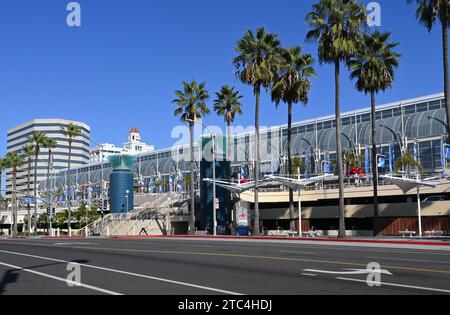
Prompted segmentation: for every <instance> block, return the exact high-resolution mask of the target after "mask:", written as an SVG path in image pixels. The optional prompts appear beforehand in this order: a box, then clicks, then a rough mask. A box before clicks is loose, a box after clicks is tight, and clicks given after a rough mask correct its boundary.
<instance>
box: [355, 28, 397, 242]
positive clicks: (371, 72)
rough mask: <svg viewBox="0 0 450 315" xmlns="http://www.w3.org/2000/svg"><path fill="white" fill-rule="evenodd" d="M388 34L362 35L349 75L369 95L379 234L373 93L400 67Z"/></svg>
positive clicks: (390, 80) (389, 82)
mask: <svg viewBox="0 0 450 315" xmlns="http://www.w3.org/2000/svg"><path fill="white" fill-rule="evenodd" d="M390 37H391V34H390V33H382V32H379V31H375V32H374V33H372V34H364V36H363V43H362V47H361V49H360V53H359V55H358V56H356V57H354V58H352V59H351V60H350V62H349V67H350V71H351V74H350V78H351V79H356V89H357V90H358V91H362V92H365V93H366V94H370V99H371V120H372V175H373V212H374V226H373V228H374V234H375V236H376V235H378V226H377V219H378V215H379V211H378V161H377V139H376V134H377V133H376V119H377V118H376V96H377V94H378V93H379V92H380V91H385V90H386V89H389V88H390V87H391V86H392V83H393V81H394V75H395V70H396V68H398V67H399V62H398V59H399V58H400V54H398V53H396V52H395V51H394V49H395V48H396V47H397V46H398V45H399V43H397V42H392V41H390Z"/></svg>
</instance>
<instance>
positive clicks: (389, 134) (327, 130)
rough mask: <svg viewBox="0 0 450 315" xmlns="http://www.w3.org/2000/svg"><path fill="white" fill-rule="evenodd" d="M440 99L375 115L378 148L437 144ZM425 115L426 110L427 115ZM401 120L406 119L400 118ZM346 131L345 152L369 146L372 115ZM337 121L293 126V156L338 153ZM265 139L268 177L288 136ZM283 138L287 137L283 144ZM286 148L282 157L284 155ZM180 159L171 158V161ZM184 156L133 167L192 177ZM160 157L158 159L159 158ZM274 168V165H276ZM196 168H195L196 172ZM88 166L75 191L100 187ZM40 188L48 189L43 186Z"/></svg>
mask: <svg viewBox="0 0 450 315" xmlns="http://www.w3.org/2000/svg"><path fill="white" fill-rule="evenodd" d="M424 104H425V105H426V106H424ZM443 107H444V103H443V100H442V99H438V100H431V101H429V102H428V103H421V104H414V105H410V104H409V105H407V106H406V105H405V106H404V107H403V108H402V109H401V110H400V107H398V106H392V107H389V108H387V109H386V108H382V109H379V110H378V112H377V118H378V119H377V122H376V131H377V143H379V144H388V143H393V142H398V141H399V140H400V137H401V134H402V131H403V128H404V129H405V134H406V136H407V137H408V139H410V140H413V139H418V140H419V141H420V139H430V138H439V137H441V135H442V134H445V132H446V130H445V129H446V128H445V126H446V112H445V109H444V108H443ZM424 109H425V110H424ZM402 114H403V115H402ZM342 120H343V127H342V134H343V136H342V144H343V146H344V147H345V148H351V147H352V146H353V145H355V143H357V142H358V143H359V144H360V146H361V147H364V146H367V145H370V143H371V121H370V111H368V110H365V111H361V112H360V113H359V114H357V115H353V114H352V115H351V114H347V115H345V114H344V115H343V116H342ZM334 126H335V121H334V120H333V118H332V117H330V118H329V120H328V121H326V120H325V119H322V120H317V121H316V122H315V123H314V122H311V121H310V122H308V124H302V123H300V124H297V125H295V124H294V128H293V135H292V143H293V150H292V154H293V155H302V154H305V153H306V152H307V151H308V150H311V147H314V148H316V149H320V150H321V151H322V152H330V153H332V152H335V151H336V129H335V127H334ZM268 133H269V132H268V131H264V132H262V133H261V139H263V141H262V144H261V160H262V161H263V166H262V169H263V170H264V171H268V170H269V171H270V168H271V165H270V164H271V163H270V162H271V161H277V163H279V161H280V157H282V156H283V155H284V154H285V152H286V151H287V150H286V149H287V132H286V127H283V128H274V129H272V130H271V131H270V133H271V134H270V135H269V134H268ZM280 134H282V135H283V137H282V138H280ZM233 142H234V143H237V146H236V147H234V148H233V149H234V151H235V152H234V156H235V157H237V159H238V160H237V161H236V163H235V164H236V165H237V164H240V163H243V162H248V161H252V157H253V142H254V135H239V136H237V137H236V138H235V140H234V141H233ZM280 147H282V150H283V151H282V152H280ZM175 152H177V153H176V156H175V157H174V158H172V156H173V155H175ZM180 152H183V153H184V154H185V155H187V156H189V148H188V147H184V148H178V149H174V150H173V151H171V150H162V151H159V152H158V153H155V152H154V153H151V154H149V155H145V156H141V157H139V162H138V163H136V165H135V167H134V172H135V174H136V178H137V177H138V176H139V175H141V176H143V177H150V176H157V175H158V174H161V175H165V176H168V175H172V174H176V173H177V172H178V171H180V170H181V171H182V172H188V171H189V169H190V163H189V161H185V160H183V159H182V157H181V158H180V156H179V154H178V153H180ZM195 155H196V156H198V147H197V146H196V148H195ZM157 156H158V157H157ZM272 163H274V162H272ZM198 164H199V163H198V162H196V168H197V169H198ZM87 169H88V166H83V167H80V168H78V169H74V170H73V171H72V174H71V176H70V180H69V182H70V183H71V185H73V184H74V183H78V184H80V185H85V184H87V183H89V182H90V183H97V182H100V181H101V178H102V172H101V167H99V165H98V164H97V165H95V166H91V167H90V171H88V170H87ZM110 174H111V168H110V167H109V165H108V164H107V163H105V164H104V169H103V178H104V179H105V180H108V178H109V175H110ZM55 180H56V185H57V186H64V185H65V184H66V179H65V176H64V175H63V173H61V175H60V176H57V177H56V178H55ZM40 187H42V188H44V187H45V183H42V184H41V185H40Z"/></svg>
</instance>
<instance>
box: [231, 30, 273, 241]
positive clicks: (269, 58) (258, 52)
mask: <svg viewBox="0 0 450 315" xmlns="http://www.w3.org/2000/svg"><path fill="white" fill-rule="evenodd" d="M280 49H281V47H280V42H279V40H278V38H277V35H275V34H270V33H267V32H266V30H265V29H264V28H263V27H260V28H258V29H257V30H256V33H254V32H253V31H252V30H247V31H246V32H245V33H244V36H243V37H242V38H241V39H240V40H239V41H238V43H237V45H236V52H237V53H238V54H239V55H238V56H237V57H235V58H234V60H233V64H234V65H235V68H236V75H237V76H238V77H239V79H240V80H241V82H242V83H244V84H247V85H250V86H252V87H253V93H254V95H255V98H256V106H255V148H254V149H255V152H254V156H255V165H254V169H253V170H254V177H255V218H254V219H255V220H254V228H253V231H254V234H255V235H256V236H259V235H261V228H260V214H259V196H258V191H259V169H260V150H259V142H260V140H259V139H260V135H259V131H260V125H259V112H260V102H261V100H260V98H261V88H265V89H266V90H268V89H270V88H271V87H272V86H273V83H274V80H275V78H276V76H277V74H278V70H279V66H280V60H279V59H280V56H279V55H280Z"/></svg>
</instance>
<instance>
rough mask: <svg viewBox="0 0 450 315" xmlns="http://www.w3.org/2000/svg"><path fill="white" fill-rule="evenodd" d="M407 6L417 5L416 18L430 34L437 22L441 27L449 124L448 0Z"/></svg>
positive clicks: (420, 0) (420, 1)
mask: <svg viewBox="0 0 450 315" xmlns="http://www.w3.org/2000/svg"><path fill="white" fill-rule="evenodd" d="M407 2H408V3H409V4H411V3H413V2H415V3H416V4H417V5H418V8H417V12H416V17H417V19H418V20H419V22H420V23H421V24H422V25H424V26H425V27H426V28H427V29H428V32H431V30H432V29H433V26H434V25H435V24H436V22H437V21H439V22H440V24H441V27H442V50H443V65H444V91H445V105H446V109H447V111H446V114H447V121H448V122H450V81H449V80H450V78H449V64H448V28H449V26H450V1H449V0H407ZM447 134H448V135H449V136H450V123H447Z"/></svg>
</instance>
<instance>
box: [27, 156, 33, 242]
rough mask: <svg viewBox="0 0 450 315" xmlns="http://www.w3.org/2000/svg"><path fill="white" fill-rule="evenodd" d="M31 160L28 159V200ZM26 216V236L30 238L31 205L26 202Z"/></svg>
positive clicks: (28, 194)
mask: <svg viewBox="0 0 450 315" xmlns="http://www.w3.org/2000/svg"><path fill="white" fill-rule="evenodd" d="M30 179H31V159H30V158H29V159H28V178H27V198H30V193H31V187H30V186H31V181H30ZM27 215H28V222H27V231H28V236H31V224H32V223H31V204H30V203H29V202H28V204H27Z"/></svg>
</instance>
